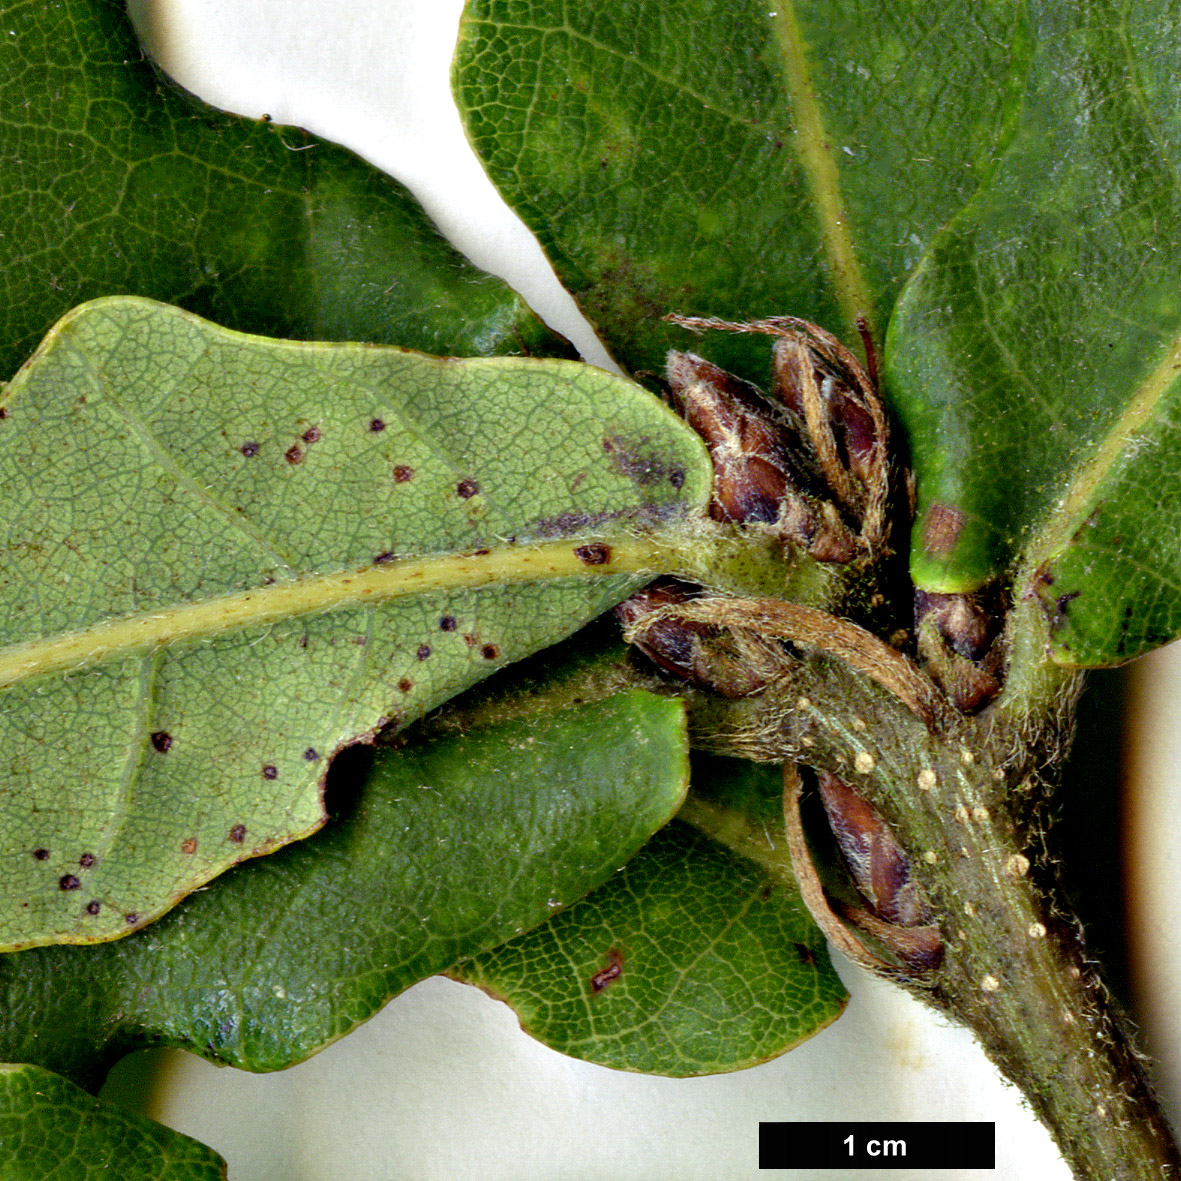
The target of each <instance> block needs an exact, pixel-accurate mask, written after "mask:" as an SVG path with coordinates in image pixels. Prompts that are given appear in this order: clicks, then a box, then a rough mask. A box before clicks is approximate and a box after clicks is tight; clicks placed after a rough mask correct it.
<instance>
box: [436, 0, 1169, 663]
mask: <svg viewBox="0 0 1181 1181" xmlns="http://www.w3.org/2000/svg"><path fill="white" fill-rule="evenodd" d="M1179 44H1181V41H1179V38H1178V28H1177V21H1176V17H1175V14H1173V13H1172V12H1171V10H1169V9H1168V8H1167V7H1162V6H1161V5H1160V4H1157V3H1151V2H1149V0H1137V2H1135V3H1132V4H1126V5H1120V4H1116V3H1115V2H1114V0H1078V2H1075V3H1070V4H1060V3H1053V2H1051V0H1038V2H1034V3H1030V4H1020V3H1016V2H1015V0H1014V2H1012V3H1009V2H1000V3H989V4H979V3H973V2H971V0H957V2H955V3H952V4H950V5H947V4H935V3H927V2H919V3H913V4H908V5H905V6H894V7H888V8H883V7H882V6H881V5H879V4H869V3H864V2H858V0H840V2H838V3H836V4H834V3H829V2H827V0H825V2H824V3H820V2H818V0H798V2H795V3H788V4H785V5H775V6H770V7H768V6H762V7H759V6H755V5H753V4H747V3H740V4H725V5H717V4H713V3H709V2H707V0H676V2H674V3H670V4H662V5H640V4H634V3H630V2H629V0H616V2H615V3H613V4H610V5H608V6H607V7H604V6H603V5H597V6H594V7H593V8H586V7H585V6H584V7H582V8H579V9H578V10H577V11H569V10H568V6H566V5H559V4H557V3H555V2H554V0H476V2H475V3H473V4H471V5H469V7H468V9H467V12H466V15H465V18H464V22H463V25H462V28H461V40H460V46H459V51H458V54H457V57H456V64H455V85H456V92H457V95H458V97H459V100H460V104H461V107H462V108H463V111H464V117H465V119H466V123H467V127H468V131H469V134H470V136H471V138H472V141H473V143H474V145H475V147H476V149H477V151H478V152H479V153H480V155H481V157H482V158H483V160H484V162H485V164H486V166H487V168H488V170H489V173H490V174H491V176H492V177H493V179H494V180H495V182H496V183H497V184H498V186H499V187H500V188H501V191H502V192H503V193H504V194H505V196H506V198H507V199H508V201H509V202H510V204H512V205H513V206H514V207H515V208H516V209H517V210H518V212H520V213H521V214H522V216H523V217H524V218H525V220H526V221H527V222H528V223H529V224H530V225H531V226H532V227H533V228H534V229H535V230H536V231H537V233H538V235H539V237H540V239H541V241H542V244H543V246H544V247H545V249H546V251H547V252H548V253H549V254H550V256H551V258H552V259H553V260H554V262H555V265H556V267H557V269H558V273H559V274H560V275H561V277H562V278H563V280H564V281H565V282H566V283H567V285H568V286H569V287H570V288H571V290H572V291H573V292H574V294H575V296H576V298H577V299H578V300H579V302H580V304H581V306H582V307H583V310H584V311H586V312H587V314H588V315H589V316H590V318H591V319H592V321H593V322H594V323H595V324H596V326H597V327H598V328H599V330H600V333H601V334H602V335H603V337H604V339H605V342H606V343H607V345H608V347H609V348H612V349H614V350H616V353H617V355H618V356H619V358H620V359H621V360H622V361H623V362H624V363H625V364H626V365H628V366H630V367H632V368H633V369H634V370H637V371H640V370H658V369H659V368H660V366H661V363H662V354H663V350H664V349H665V348H666V347H667V346H668V345H669V344H675V345H677V346H679V347H684V343H685V342H684V337H683V334H676V333H675V330H673V329H671V328H669V327H667V326H663V325H661V324H660V323H659V317H660V316H661V315H662V314H663V313H665V312H667V311H669V310H675V311H680V312H686V313H699V314H706V315H720V316H725V317H729V318H731V319H737V320H746V319H750V318H752V317H757V316H764V315H770V314H776V313H790V314H794V315H797V316H804V317H806V318H809V319H811V320H814V321H816V322H818V323H820V324H822V325H824V326H826V327H828V328H830V329H831V330H833V331H835V332H837V333H838V334H839V335H843V336H845V337H846V338H847V339H848V338H850V337H851V336H852V335H853V332H854V320H855V317H856V315H857V314H858V313H865V314H866V315H867V316H868V317H869V319H870V322H871V326H872V328H873V330H874V332H875V334H876V335H877V337H878V338H879V340H880V339H881V337H882V336H883V335H886V328H887V324H888V328H889V331H888V335H886V344H885V350H884V353H885V356H884V371H885V377H886V385H887V393H888V395H889V397H890V400H891V402H892V405H893V407H894V409H895V411H896V413H897V414H898V416H899V417H900V418H901V420H902V423H903V425H904V427H905V428H906V432H907V436H908V445H909V447H910V452H911V459H912V461H913V464H914V467H915V470H916V473H917V477H918V515H917V521H916V525H915V530H914V536H913V540H912V572H913V575H914V577H915V580H916V582H917V583H918V585H920V586H921V587H924V588H926V589H929V590H936V591H964V590H971V589H974V588H976V587H978V586H980V585H981V584H983V583H985V582H987V581H989V580H990V579H992V578H994V577H997V576H1005V577H1014V572H1015V571H1016V569H1017V567H1018V566H1020V567H1021V570H1020V573H1019V574H1017V575H1016V581H1017V583H1018V586H1017V588H1016V593H1015V597H1016V598H1018V599H1026V598H1028V597H1029V596H1030V595H1031V594H1034V593H1036V594H1037V595H1038V596H1040V599H1041V602H1042V604H1043V608H1044V617H1045V619H1046V621H1047V622H1048V625H1049V628H1050V630H1051V633H1052V646H1053V651H1054V655H1055V657H1056V658H1057V659H1058V660H1060V661H1062V662H1065V663H1069V664H1086V665H1094V664H1108V663H1114V662H1118V661H1120V660H1123V659H1128V658H1130V657H1132V656H1134V655H1137V654H1138V653H1140V652H1143V651H1145V650H1147V649H1148V648H1151V647H1154V646H1156V645H1158V644H1161V643H1164V642H1166V641H1167V640H1169V639H1171V638H1172V637H1174V636H1176V635H1177V634H1178V633H1181V594H1179V593H1178V590H1177V588H1178V587H1181V556H1179V555H1181V500H1178V498H1177V497H1176V496H1174V495H1173V494H1172V491H1171V487H1170V482H1169V475H1170V473H1172V472H1173V471H1175V470H1176V468H1177V463H1178V458H1179V456H1178V452H1179V451H1181V443H1178V441H1177V432H1176V430H1175V428H1174V423H1175V422H1176V421H1177V406H1178V401H1179V399H1181V384H1178V382H1176V381H1174V376H1175V373H1176V369H1177V366H1178V364H1179V363H1181V300H1179V299H1178V297H1177V291H1178V289H1179V284H1181V264H1179V263H1178V252H1177V250H1176V249H1174V244H1175V242H1176V240H1177V239H1178V237H1179V235H1181V202H1179V201H1178V197H1177V193H1178V179H1177V178H1178V176H1179V175H1181V114H1179V111H1181V108H1179V106H1178V103H1177V101H1176V93H1177V86H1176V79H1177V77H1178V76H1179V75H1181V49H1179V48H1178V47H1179ZM699 347H701V348H702V351H707V352H708V354H709V355H710V356H711V358H713V359H715V360H718V361H719V362H721V363H722V364H726V365H728V366H729V367H730V368H733V369H735V370H737V371H739V372H743V373H744V374H745V375H747V376H750V377H753V378H754V379H756V380H759V379H760V378H761V377H762V375H764V374H765V371H766V355H767V348H766V343H765V342H761V341H760V340H759V339H757V338H756V339H753V340H741V339H738V340H733V339H732V340H713V339H710V340H709V341H707V343H706V344H705V345H704V346H699Z"/></svg>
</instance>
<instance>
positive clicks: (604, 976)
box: [590, 948, 623, 994]
mask: <svg viewBox="0 0 1181 1181" xmlns="http://www.w3.org/2000/svg"><path fill="white" fill-rule="evenodd" d="M607 960H608V963H607V966H606V967H605V968H602V969H600V970H599V971H598V972H596V973H595V974H594V975H593V976H592V977H591V979H590V987H591V992H592V993H596V994H597V993H600V992H602V991H603V989H604V988H606V987H607V986H608V985H609V984H611V983H612V982H614V981H616V980H618V979H619V977H620V976H622V975H623V955H622V954H621V953H620V952H618V951H616V949H615V948H611V950H610V951H608V952H607Z"/></svg>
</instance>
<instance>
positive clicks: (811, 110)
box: [769, 0, 876, 335]
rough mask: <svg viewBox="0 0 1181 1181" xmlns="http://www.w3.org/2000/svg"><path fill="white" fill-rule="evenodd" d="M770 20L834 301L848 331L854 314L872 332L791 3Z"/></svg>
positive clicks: (837, 179) (870, 304)
mask: <svg viewBox="0 0 1181 1181" xmlns="http://www.w3.org/2000/svg"><path fill="white" fill-rule="evenodd" d="M769 19H770V21H771V27H772V29H773V30H774V32H775V39H776V41H777V42H778V43H779V48H780V51H781V53H782V55H783V69H784V80H785V82H786V85H787V90H788V95H789V96H790V98H791V104H792V110H793V112H794V113H795V122H796V135H795V137H794V139H795V152H796V157H797V159H798V160H799V162H800V167H801V168H802V169H803V171H804V175H805V176H806V177H807V180H808V187H809V189H810V190H811V193H812V199H813V202H814V210H815V214H816V220H817V222H818V224H819V228H820V238H821V241H822V243H823V245H824V252H825V254H826V255H827V256H828V261H829V265H830V266H831V267H832V283H833V289H834V291H835V293H836V297H837V303H838V304H839V306H840V309H841V315H842V317H843V318H844V320H845V322H846V325H847V326H848V328H849V329H850V331H852V330H853V329H855V327H856V325H857V319H858V317H859V316H864V317H865V318H866V320H867V321H870V326H871V329H872V321H871V320H870V317H871V311H872V308H873V302H872V300H871V298H870V294H869V287H868V285H867V284H866V282H865V275H864V274H863V273H862V270H861V264H860V263H859V262H858V261H857V254H856V251H855V250H854V248H853V236H852V234H851V233H850V232H849V226H848V219H847V218H846V217H845V215H844V211H843V204H844V202H843V200H842V198H841V183H840V170H839V169H838V168H837V164H836V160H835V159H834V157H833V154H832V152H831V151H830V150H829V147H828V137H827V136H826V135H825V131H824V120H823V118H822V117H821V114H820V106H819V104H818V103H817V102H816V96H815V93H814V92H813V89H812V82H811V77H810V71H809V69H808V56H807V53H806V51H805V48H804V41H803V37H802V35H801V33H800V26H799V22H798V21H797V20H796V14H795V4H794V2H793V0H782V2H781V3H780V4H778V5H777V6H776V11H774V12H773V13H771V14H770V17H769ZM875 335H876V333H875Z"/></svg>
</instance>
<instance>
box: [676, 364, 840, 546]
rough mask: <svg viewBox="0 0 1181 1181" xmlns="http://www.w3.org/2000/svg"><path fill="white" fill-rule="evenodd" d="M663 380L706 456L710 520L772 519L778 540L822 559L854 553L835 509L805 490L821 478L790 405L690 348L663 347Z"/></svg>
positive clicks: (766, 522) (814, 487) (817, 487)
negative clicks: (711, 484) (665, 353)
mask: <svg viewBox="0 0 1181 1181" xmlns="http://www.w3.org/2000/svg"><path fill="white" fill-rule="evenodd" d="M668 380H669V388H670V391H671V393H672V397H673V400H674V402H675V404H676V406H677V408H678V409H679V410H680V412H681V414H682V415H683V416H684V418H685V420H686V422H688V423H689V425H690V426H691V427H693V429H694V430H695V431H697V433H698V434H699V435H701V437H702V439H704V440H705V443H706V446H707V447H708V448H709V451H710V458H711V459H712V460H713V466H714V494H713V500H712V501H711V504H710V515H711V516H712V517H713V518H714V520H717V521H729V522H733V523H734V524H751V523H759V524H764V525H769V526H772V528H773V529H774V531H775V532H776V533H777V534H778V535H779V536H780V537H781V538H782V539H783V540H784V542H785V543H794V544H796V545H800V546H802V547H803V548H805V549H806V550H808V552H809V553H811V555H812V556H813V557H814V558H816V559H817V560H818V561H821V562H848V561H851V560H852V559H853V558H854V557H855V556H856V555H857V552H858V545H857V540H856V538H855V537H854V536H853V534H852V532H851V531H850V530H849V529H848V527H847V526H846V525H845V523H844V522H843V521H842V520H841V516H840V513H839V512H838V511H837V510H836V509H835V507H834V506H833V505H832V504H830V503H829V502H828V501H827V500H824V499H817V498H816V496H814V495H812V492H813V491H816V490H820V489H822V488H823V487H824V481H823V478H822V477H821V476H820V473H819V470H818V469H817V467H816V464H815V461H814V459H813V458H812V457H811V456H810V454H809V450H810V449H809V448H808V447H807V446H806V445H805V444H804V443H803V442H802V437H801V432H802V430H803V427H802V424H801V423H800V422H799V421H798V419H797V418H796V416H795V414H794V413H793V412H792V411H791V410H789V409H786V408H783V407H776V406H774V405H773V404H772V403H771V402H769V401H768V400H767V399H766V398H765V397H764V396H763V394H762V393H761V392H760V391H759V390H758V389H757V388H756V387H755V386H753V385H750V384H749V383H748V382H745V381H742V380H741V379H740V378H738V377H735V376H734V375H733V374H732V373H727V372H726V371H725V370H724V369H719V368H718V366H716V365H712V364H711V363H710V362H708V361H705V360H703V359H702V358H701V357H697V356H694V355H693V354H692V353H678V352H671V353H669V356H668Z"/></svg>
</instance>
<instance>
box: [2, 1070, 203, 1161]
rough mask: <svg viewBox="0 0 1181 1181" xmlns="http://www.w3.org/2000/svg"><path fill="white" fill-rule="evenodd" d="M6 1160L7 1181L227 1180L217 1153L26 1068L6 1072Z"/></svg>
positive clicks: (57, 1078)
mask: <svg viewBox="0 0 1181 1181" xmlns="http://www.w3.org/2000/svg"><path fill="white" fill-rule="evenodd" d="M0 1160H2V1162H3V1167H4V1176H5V1178H6V1181H52V1179H53V1178H55V1177H63V1176H69V1177H73V1178H77V1181H99V1179H100V1178H103V1177H113V1176H118V1177H120V1178H122V1179H124V1181H224V1179H225V1175H226V1166H225V1162H224V1161H223V1160H222V1159H221V1157H220V1156H218V1155H217V1153H216V1152H214V1151H213V1149H212V1148H206V1147H205V1145H204V1144H200V1143H198V1142H197V1141H196V1140H194V1139H192V1138H191V1137H189V1136H185V1135H182V1134H181V1133H180V1132H174V1131H173V1130H172V1129H171V1128H165V1127H163V1126H162V1125H160V1124H157V1123H153V1122H152V1121H151V1120H150V1119H145V1118H144V1117H143V1116H142V1115H137V1114H136V1113H135V1112H132V1111H125V1110H124V1109H123V1108H121V1107H117V1106H115V1105H114V1104H112V1103H104V1102H103V1101H102V1100H101V1099H95V1098H94V1096H92V1095H88V1094H87V1093H86V1092H85V1091H83V1090H82V1089H81V1088H80V1087H78V1086H75V1085H74V1084H73V1083H71V1082H69V1081H68V1080H66V1079H64V1078H61V1077H60V1076H59V1075H56V1074H51V1073H50V1072H49V1071H47V1070H42V1069H41V1068H40V1067H37V1066H26V1065H8V1064H3V1065H0Z"/></svg>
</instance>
